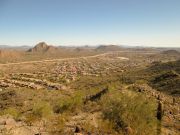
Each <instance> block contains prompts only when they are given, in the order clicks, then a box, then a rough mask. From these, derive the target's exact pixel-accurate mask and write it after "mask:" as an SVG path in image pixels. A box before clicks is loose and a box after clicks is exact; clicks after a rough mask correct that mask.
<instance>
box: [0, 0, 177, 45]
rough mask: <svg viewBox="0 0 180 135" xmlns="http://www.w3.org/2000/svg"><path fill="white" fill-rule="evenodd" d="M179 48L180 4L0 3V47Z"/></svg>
mask: <svg viewBox="0 0 180 135" xmlns="http://www.w3.org/2000/svg"><path fill="white" fill-rule="evenodd" d="M40 41H45V42H47V43H49V44H54V45H97V44H123V45H132V46H136V45H143V46H160V47H161V46H166V47H173V46H174V47H180V0H0V44H1V45H4V44H6V45H35V44H36V43H37V42H40Z"/></svg>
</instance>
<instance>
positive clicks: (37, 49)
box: [27, 42, 58, 53]
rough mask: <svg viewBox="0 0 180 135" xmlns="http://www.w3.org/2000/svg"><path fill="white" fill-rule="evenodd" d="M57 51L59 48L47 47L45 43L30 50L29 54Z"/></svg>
mask: <svg viewBox="0 0 180 135" xmlns="http://www.w3.org/2000/svg"><path fill="white" fill-rule="evenodd" d="M57 50H58V48H57V47H54V46H50V45H47V44H46V43H45V42H40V43H38V44H37V45H36V46H35V47H33V48H31V49H29V50H28V51H27V52H33V53H54V52H56V51H57Z"/></svg>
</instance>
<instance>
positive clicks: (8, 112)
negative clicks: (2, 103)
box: [0, 107, 20, 119]
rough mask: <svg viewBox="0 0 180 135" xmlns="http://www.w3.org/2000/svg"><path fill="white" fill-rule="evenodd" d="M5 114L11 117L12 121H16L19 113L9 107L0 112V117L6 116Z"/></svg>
mask: <svg viewBox="0 0 180 135" xmlns="http://www.w3.org/2000/svg"><path fill="white" fill-rule="evenodd" d="M6 114H9V115H11V116H13V118H14V119H18V118H19V116H20V113H19V111H18V110H17V109H16V108H11V107H10V108H7V109H5V110H3V111H1V112H0V115H6Z"/></svg>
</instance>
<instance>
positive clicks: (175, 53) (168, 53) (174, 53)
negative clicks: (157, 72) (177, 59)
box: [162, 50, 180, 55]
mask: <svg viewBox="0 0 180 135" xmlns="http://www.w3.org/2000/svg"><path fill="white" fill-rule="evenodd" d="M162 54H167V55H180V52H179V51H177V50H167V51H163V52H162Z"/></svg>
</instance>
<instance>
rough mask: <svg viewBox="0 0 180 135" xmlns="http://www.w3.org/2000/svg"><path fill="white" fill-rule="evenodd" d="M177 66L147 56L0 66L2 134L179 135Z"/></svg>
mask: <svg viewBox="0 0 180 135" xmlns="http://www.w3.org/2000/svg"><path fill="white" fill-rule="evenodd" d="M39 47H40V48H41V45H40V46H38V49H35V50H33V51H30V52H28V53H30V54H31V53H32V54H36V53H37V52H38V51H39ZM43 48H44V50H45V52H44V51H43V52H41V53H47V50H48V49H47V48H48V46H46V45H45V46H44V45H43ZM41 51H42V50H41ZM76 51H77V52H79V51H81V50H79V49H78V50H76ZM41 55H44V54H41ZM157 56H159V57H158V59H157V58H156V57H157ZM167 58H168V59H167ZM157 60H159V61H161V62H157ZM179 64H180V61H179V55H176V56H174V55H171V54H170V55H169V54H168V55H167V54H164V53H163V54H162V53H161V52H153V53H152V51H151V52H147V51H144V50H143V51H142V50H138V52H137V51H130V52H128V53H127V52H126V51H125V52H123V51H119V52H118V51H108V52H105V53H101V54H100V55H94V56H84V57H79V58H78V57H76V58H73V59H62V60H59V59H58V60H53V61H37V62H36V61H35V62H26V63H19V64H15V63H12V64H1V65H0V69H1V70H0V134H3V135H6V134H13V135H34V134H41V135H66V134H67V135H71V134H72V135H73V134H80V135H81V134H82V135H89V134H91V135H128V134H129V135H143V134H145V135H157V134H162V135H178V133H179V130H180V128H179V127H180V125H179V114H180V109H179V104H180V98H179V71H180V65H179Z"/></svg>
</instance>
